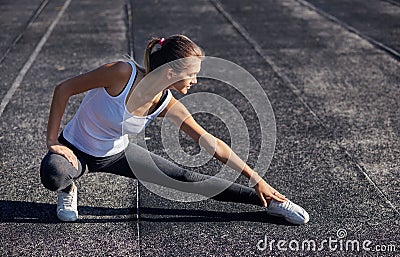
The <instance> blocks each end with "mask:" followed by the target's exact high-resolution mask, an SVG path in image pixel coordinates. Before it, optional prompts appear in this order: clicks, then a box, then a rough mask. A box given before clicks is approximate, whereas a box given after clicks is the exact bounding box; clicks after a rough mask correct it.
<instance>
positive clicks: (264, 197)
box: [40, 35, 309, 224]
mask: <svg viewBox="0 0 400 257" xmlns="http://www.w3.org/2000/svg"><path fill="white" fill-rule="evenodd" d="M156 46H157V47H156ZM202 57H204V52H203V50H202V49H201V48H200V47H198V46H197V45H196V44H195V43H194V42H193V41H191V40H190V39H189V38H187V37H185V36H183V35H174V36H171V37H169V38H167V39H164V38H161V39H160V38H155V39H153V40H151V41H150V42H149V44H148V45H147V48H146V51H145V66H146V67H145V69H144V68H142V67H140V66H139V65H137V64H136V62H134V61H132V62H115V63H110V64H106V65H103V66H101V67H99V68H97V69H95V70H93V71H90V72H88V73H86V74H83V75H79V76H77V77H74V78H71V79H68V80H66V81H64V82H62V83H61V84H59V85H58V86H57V87H56V88H55V90H54V95H53V100H52V103H51V109H50V114H49V120H48V126H47V147H48V149H49V152H48V153H47V155H46V156H45V157H44V159H43V161H42V164H41V168H40V176H41V181H42V183H43V185H44V186H45V187H46V188H48V189H50V190H52V191H57V192H58V203H57V217H58V218H59V219H60V220H62V221H75V220H77V219H78V210H77V188H76V185H75V183H74V181H75V180H76V179H77V178H79V177H80V176H82V175H83V174H84V172H85V171H86V167H88V170H89V171H90V172H108V173H112V174H116V175H122V176H126V177H132V178H136V177H137V176H135V171H134V170H133V169H135V168H133V169H132V167H142V168H143V169H145V170H146V172H145V175H144V176H142V177H143V179H144V180H147V181H149V182H152V183H158V184H162V182H161V181H157V180H155V181H152V179H151V178H150V177H151V173H153V171H154V170H153V169H154V168H152V166H150V165H149V164H148V162H146V158H141V156H143V155H144V154H150V155H151V157H152V159H153V160H154V162H155V163H156V164H157V167H158V168H159V169H161V171H162V172H163V173H165V174H166V175H168V176H169V177H171V178H172V179H176V180H179V181H183V182H197V181H202V180H205V179H206V178H209V176H206V175H203V174H200V173H195V172H191V171H188V170H185V169H182V168H180V167H179V166H177V165H175V164H173V163H171V162H169V161H167V160H165V159H163V158H161V157H159V156H156V155H154V154H152V153H149V152H147V151H146V150H145V149H143V148H141V147H139V146H137V145H136V144H132V143H129V140H128V139H127V135H126V134H125V133H133V134H135V133H139V132H140V131H142V130H143V129H144V128H145V127H146V126H147V125H148V123H149V122H150V121H151V120H153V119H154V118H155V117H167V118H169V119H171V120H172V121H173V122H174V123H175V124H176V125H177V126H178V127H179V129H180V130H182V131H183V132H185V133H186V134H188V135H189V136H190V137H192V138H193V139H194V140H195V141H196V142H197V143H199V144H200V145H201V146H202V147H204V148H205V149H206V150H207V151H208V152H209V153H210V154H211V155H213V156H214V157H216V158H217V159H218V160H220V161H221V162H223V163H225V164H229V166H230V167H232V168H234V169H235V170H237V171H238V172H241V173H242V174H243V175H245V176H246V177H248V178H249V179H251V180H252V181H253V182H254V185H255V186H254V188H250V187H246V186H242V185H239V184H236V183H231V184H230V186H229V187H227V188H226V189H225V190H223V191H222V192H220V193H218V194H216V195H214V196H211V198H212V199H215V200H219V201H234V202H241V203H248V204H253V205H258V206H264V207H265V209H266V212H267V213H268V214H270V215H275V216H282V217H284V218H285V219H286V220H287V221H288V222H291V223H294V224H305V223H307V222H308V220H309V216H308V214H307V212H306V211H305V210H304V209H303V208H301V207H300V206H298V205H296V204H294V203H293V202H291V201H289V200H288V199H286V198H285V196H283V195H282V194H280V193H279V192H278V191H276V190H275V189H274V188H273V187H271V186H270V185H269V184H267V183H266V182H265V181H264V180H263V179H262V178H261V177H260V176H259V175H258V174H257V173H256V172H254V171H253V170H252V169H251V168H250V167H249V166H247V165H246V164H245V163H244V162H243V161H242V160H241V159H240V158H239V157H238V156H237V155H236V154H235V153H233V152H232V150H231V149H230V148H229V146H227V145H226V144H225V143H224V142H222V141H221V140H220V139H217V138H215V137H214V136H212V135H211V134H209V133H207V131H205V130H204V129H203V128H202V127H201V126H200V125H199V124H197V123H196V121H195V120H194V119H193V117H192V116H191V115H190V113H189V112H188V110H187V109H186V108H185V107H184V106H183V105H182V104H181V103H180V102H179V101H177V100H176V99H175V98H174V97H173V96H172V94H171V92H170V90H176V91H178V92H179V93H181V94H186V93H187V91H188V90H189V89H190V87H191V86H192V85H194V84H196V83H197V80H196V75H197V74H198V73H199V71H200V65H201V60H202ZM187 58H189V59H190V60H191V62H190V63H189V64H188V63H186V64H185V62H184V61H183V62H176V61H179V60H185V59H187ZM171 62H172V64H171V65H170V63H171ZM167 63H168V64H167ZM166 64H167V65H166ZM85 91H88V93H87V94H86V96H85V98H84V100H83V101H82V103H81V105H80V107H79V109H78V111H77V113H76V114H75V116H74V117H73V118H72V119H71V120H70V121H69V122H68V124H67V125H66V126H65V128H64V130H63V132H62V133H61V134H60V135H59V136H58V130H59V128H60V122H61V118H62V116H63V113H64V111H65V107H66V104H67V102H68V99H69V97H70V96H72V95H75V94H79V93H82V92H85ZM127 117H128V119H127ZM128 160H129V161H132V160H133V164H132V163H129V162H128ZM228 161H229V162H228ZM146 174H150V177H149V179H146ZM142 177H141V179H142ZM226 182H227V181H224V180H223V179H216V178H215V179H214V180H212V182H211V183H214V184H213V185H211V187H213V186H219V185H222V184H226ZM185 191H188V192H190V193H197V194H201V195H207V192H206V191H208V190H207V188H204V187H203V188H201V187H197V186H196V185H192V186H190V187H189V188H186V189H185Z"/></svg>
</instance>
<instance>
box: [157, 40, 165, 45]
mask: <svg viewBox="0 0 400 257" xmlns="http://www.w3.org/2000/svg"><path fill="white" fill-rule="evenodd" d="M164 41H165V38H161V39H160V41H158V44H159V45H160V46H162V45H163V43H164Z"/></svg>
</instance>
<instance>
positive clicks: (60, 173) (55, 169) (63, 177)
mask: <svg viewBox="0 0 400 257" xmlns="http://www.w3.org/2000/svg"><path fill="white" fill-rule="evenodd" d="M71 168H72V169H74V168H73V167H72V165H71V164H70V163H69V162H68V161H67V160H66V159H65V158H64V157H62V156H61V155H58V154H54V153H50V152H49V153H48V154H47V155H46V156H45V157H44V158H43V160H42V163H41V165H40V180H41V182H42V184H43V186H44V187H46V188H47V189H49V190H51V191H58V190H62V189H64V188H65V187H67V186H68V185H69V184H70V183H71V182H72V180H73V177H74V174H73V173H74V171H73V170H71ZM75 173H76V172H75Z"/></svg>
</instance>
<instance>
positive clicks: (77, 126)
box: [63, 62, 172, 157]
mask: <svg viewBox="0 0 400 257" xmlns="http://www.w3.org/2000/svg"><path fill="white" fill-rule="evenodd" d="M129 64H130V65H131V66H132V74H131V76H130V78H129V81H128V83H127V84H126V86H125V88H124V89H123V91H122V92H121V93H120V94H119V95H117V96H111V95H109V94H108V93H107V91H106V89H105V88H104V87H101V88H94V89H91V90H89V91H88V92H87V94H86V96H85V97H84V99H83V101H82V103H81V105H80V106H79V109H78V111H77V112H76V113H75V115H74V117H73V118H72V119H71V120H70V121H69V122H68V123H67V125H66V126H65V128H64V130H63V136H64V138H65V139H66V140H67V141H69V142H70V143H71V144H73V145H74V146H75V147H76V148H78V149H79V150H81V151H82V152H85V153H87V154H90V155H92V156H96V157H106V156H111V155H114V154H117V153H120V152H122V151H123V150H124V149H125V148H126V147H127V145H128V143H129V139H128V134H137V133H140V132H141V131H143V130H144V129H145V127H147V126H148V125H149V123H150V122H151V121H152V120H153V119H154V118H156V117H157V116H158V115H159V114H160V113H161V112H162V111H163V110H164V109H165V107H166V106H167V105H168V103H169V101H170V100H171V97H172V94H171V92H170V91H169V90H166V91H165V92H164V93H165V94H166V97H165V99H164V97H162V98H161V100H160V101H162V99H164V101H163V102H162V103H161V105H158V108H156V110H154V111H153V113H151V114H149V115H146V116H135V115H132V114H131V113H129V112H128V110H127V109H126V104H125V103H126V98H127V96H128V93H129V91H130V89H131V87H132V85H133V83H134V81H135V79H136V75H137V70H136V66H135V64H134V63H132V62H129ZM163 96H164V95H163Z"/></svg>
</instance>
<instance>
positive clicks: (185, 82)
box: [168, 60, 201, 94]
mask: <svg viewBox="0 0 400 257" xmlns="http://www.w3.org/2000/svg"><path fill="white" fill-rule="evenodd" d="M200 68H201V61H200V60H198V61H195V62H193V63H192V64H191V65H190V66H189V68H187V69H185V70H184V71H182V72H181V73H180V74H177V76H178V79H179V81H177V82H175V83H173V84H172V85H171V86H169V87H168V88H169V89H173V90H176V91H178V92H179V93H181V94H187V92H188V90H189V89H190V87H191V86H192V85H194V84H196V83H197V74H198V73H199V72H200Z"/></svg>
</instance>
